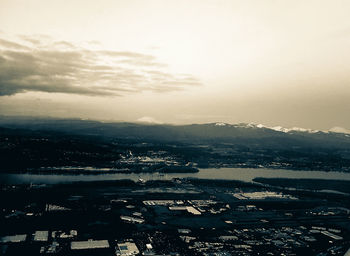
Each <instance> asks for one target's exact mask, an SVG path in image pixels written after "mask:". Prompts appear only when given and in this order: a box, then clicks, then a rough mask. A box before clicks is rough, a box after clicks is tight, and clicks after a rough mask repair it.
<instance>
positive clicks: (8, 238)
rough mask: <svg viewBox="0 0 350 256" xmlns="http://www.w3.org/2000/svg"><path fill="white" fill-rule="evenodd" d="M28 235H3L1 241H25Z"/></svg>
mask: <svg viewBox="0 0 350 256" xmlns="http://www.w3.org/2000/svg"><path fill="white" fill-rule="evenodd" d="M26 238H27V235H13V236H3V237H1V238H0V243H19V242H24V241H25V240H26Z"/></svg>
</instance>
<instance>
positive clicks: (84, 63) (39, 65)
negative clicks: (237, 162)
mask: <svg viewBox="0 0 350 256" xmlns="http://www.w3.org/2000/svg"><path fill="white" fill-rule="evenodd" d="M349 14H350V1H340V0H329V1H322V0H317V1H316V0H315V1H311V0H310V1H307V0H303V1H297V0H290V1H287V0H286V1H278V0H275V1H272V0H256V1H252V0H240V1H235V0H229V1H219V0H215V1H205V0H198V1H196V0H184V1H181V0H176V1H175V0H174V1H168V0H157V1H146V0H140V1H134V0H125V1H117V0H98V1H92V0H91V1H86V0H71V1H62V0H57V1H56V0H30V1H28V0H21V1H19V0H0V24H1V27H0V114H3V115H33V116H54V117H79V118H90V119H101V120H115V121H137V120H139V121H154V122H163V123H176V124H180V123H205V122H217V121H221V122H229V123H239V122H254V123H261V124H265V125H269V126H275V125H282V126H285V127H293V126H298V127H305V128H312V129H329V128H331V127H334V126H342V127H346V128H350V114H349V113H350V15H349Z"/></svg>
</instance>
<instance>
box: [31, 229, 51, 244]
mask: <svg viewBox="0 0 350 256" xmlns="http://www.w3.org/2000/svg"><path fill="white" fill-rule="evenodd" d="M48 238H49V231H35V234H34V241H39V242H46V241H47V240H48Z"/></svg>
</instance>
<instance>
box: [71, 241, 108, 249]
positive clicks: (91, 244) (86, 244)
mask: <svg viewBox="0 0 350 256" xmlns="http://www.w3.org/2000/svg"><path fill="white" fill-rule="evenodd" d="M70 248H71V249H72V250H86V249H102V248H109V243H108V241H107V240H92V239H90V240H87V241H74V242H71V244H70Z"/></svg>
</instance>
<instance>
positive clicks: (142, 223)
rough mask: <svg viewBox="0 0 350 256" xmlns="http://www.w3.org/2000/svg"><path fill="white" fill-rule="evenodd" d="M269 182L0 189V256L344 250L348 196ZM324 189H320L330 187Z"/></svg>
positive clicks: (349, 239)
mask: <svg viewBox="0 0 350 256" xmlns="http://www.w3.org/2000/svg"><path fill="white" fill-rule="evenodd" d="M259 182H262V180H260V181H259ZM286 182H287V181H284V183H286ZM267 183H270V184H271V183H275V182H274V181H273V180H272V181H269V182H268V181H267V180H264V184H260V183H243V182H238V181H222V180H217V181H213V180H210V181H209V180H199V179H181V180H180V179H174V180H172V181H147V182H145V181H140V182H136V183H135V182H132V181H129V180H120V181H109V182H92V183H74V184H59V185H52V186H48V185H19V186H12V185H3V186H1V190H0V205H1V209H0V210H1V211H0V227H1V229H0V254H1V255H66V256H69V255H344V254H345V252H346V251H347V250H348V249H349V248H350V196H349V194H340V193H338V194H337V193H328V192H319V191H318V192H316V191H313V190H312V188H307V186H306V185H305V184H303V182H301V183H300V184H301V185H300V186H299V185H297V183H298V182H297V181H293V182H292V183H289V184H288V187H289V189H283V188H281V187H280V186H278V187H276V186H274V184H272V185H267ZM322 183H323V181H318V180H314V181H313V184H314V185H315V186H316V185H317V184H322ZM345 183H346V182H345V181H343V184H345ZM328 184H329V186H326V185H325V184H323V188H324V189H326V190H327V189H330V188H331V187H332V186H334V185H335V184H336V182H334V183H333V182H331V181H330V182H329V183H328ZM347 185H348V186H350V183H349V182H348V184H347ZM297 186H299V187H302V189H300V190H299V189H296V190H291V189H290V187H294V188H295V187H297Z"/></svg>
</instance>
